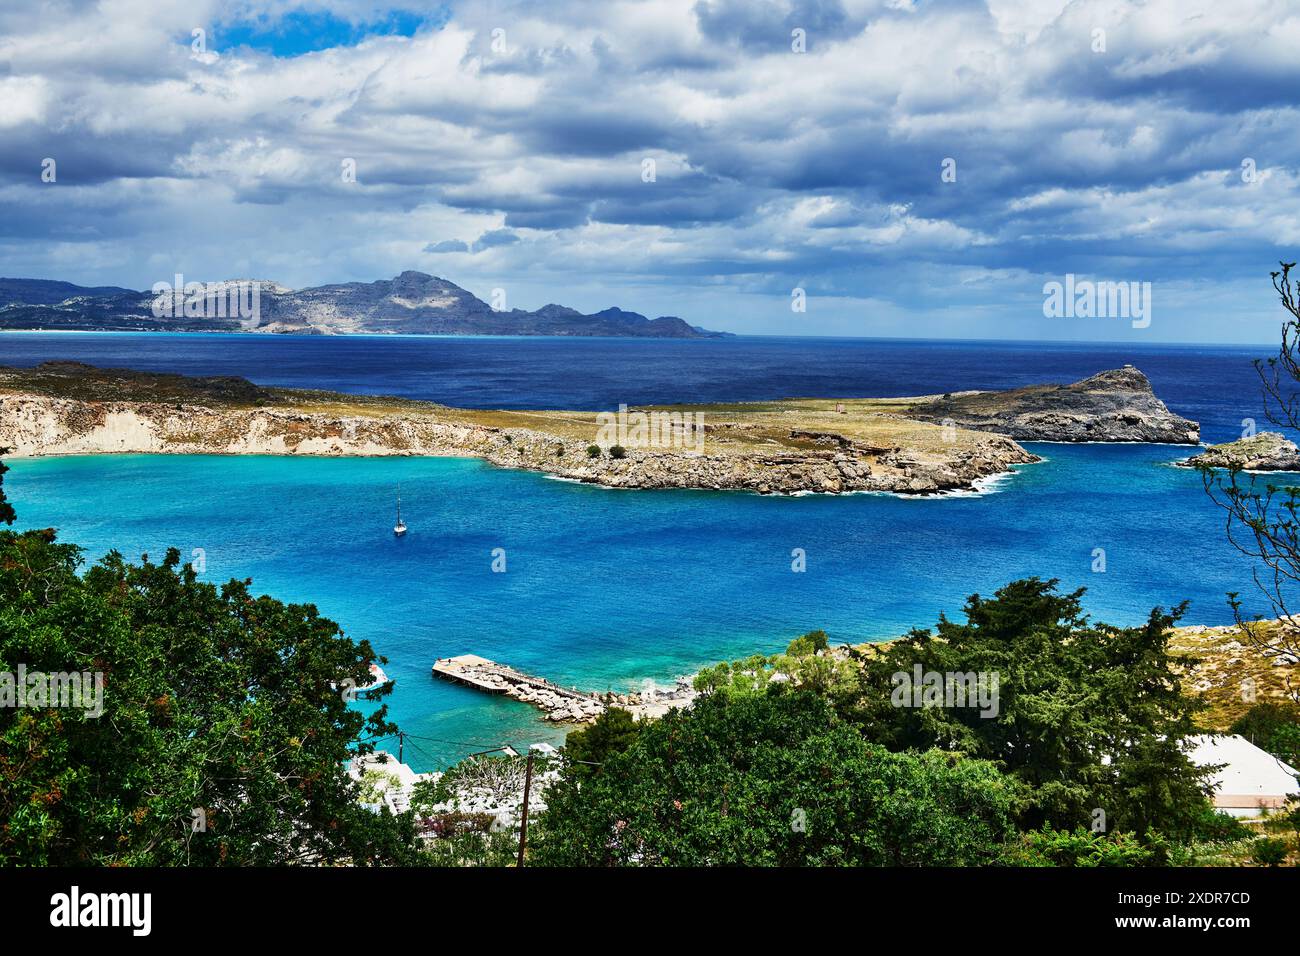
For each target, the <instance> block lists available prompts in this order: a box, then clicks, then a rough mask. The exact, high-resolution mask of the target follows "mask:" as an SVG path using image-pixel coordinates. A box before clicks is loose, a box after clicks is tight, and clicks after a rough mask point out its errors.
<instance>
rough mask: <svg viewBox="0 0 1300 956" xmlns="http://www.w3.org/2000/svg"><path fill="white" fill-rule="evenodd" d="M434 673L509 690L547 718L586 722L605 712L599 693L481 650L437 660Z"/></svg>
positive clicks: (498, 691) (484, 688)
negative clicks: (490, 657) (526, 669)
mask: <svg viewBox="0 0 1300 956" xmlns="http://www.w3.org/2000/svg"><path fill="white" fill-rule="evenodd" d="M433 676H434V677H441V678H443V679H444V680H449V681H452V682H454V683H457V684H463V685H465V686H466V687H473V688H474V689H475V690H481V691H484V692H486V693H489V694H505V695H506V696H507V697H513V698H515V700H522V701H523V702H524V703H527V704H532V705H533V706H534V707H538V708H540V709H541V710H543V711H544V712H545V713H546V719H547V720H553V721H556V722H559V721H573V722H576V723H586V722H587V721H590V720H595V719H596V718H597V717H599V716H600V715H601V714H602V713H604V712H605V701H604V700H602V699H601V698H600V697H598V696H597V695H595V694H588V693H586V692H584V691H580V690H575V689H574V688H571V687H561V686H560V685H559V684H555V683H552V682H551V681H548V680H546V678H544V677H534V676H533V675H532V674H525V673H524V672H523V671H519V670H515V669H514V668H513V667H509V666H507V665H505V664H498V663H497V662H496V661H490V660H488V659H487V658H486V657H479V656H478V655H477V654H461V655H460V656H458V657H443V658H440V659H438V660H437V661H434V664H433Z"/></svg>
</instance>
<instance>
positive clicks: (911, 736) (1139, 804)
mask: <svg viewBox="0 0 1300 956" xmlns="http://www.w3.org/2000/svg"><path fill="white" fill-rule="evenodd" d="M1056 585H1057V582H1056V581H1054V580H1052V581H1041V580H1039V579H1037V578H1029V579H1026V580H1023V581H1016V582H1013V583H1011V584H1008V585H1007V586H1006V587H1004V588H1002V589H1000V590H999V591H997V593H996V594H995V596H994V597H993V598H992V599H991V600H990V599H985V598H982V597H980V596H979V595H978V594H975V595H972V596H971V597H970V598H969V599H968V600H967V602H966V606H965V612H966V618H967V620H966V623H964V624H962V623H957V622H954V621H950V620H948V619H947V618H946V617H943V616H941V617H940V620H939V623H938V626H937V627H936V629H935V632H934V633H931V632H930V631H928V630H917V631H913V632H912V633H911V634H909V635H908V636H907V637H905V638H903V639H900V640H898V641H894V642H891V643H889V644H886V645H882V646H880V647H878V648H876V649H875V651H874V652H873V653H871V654H863V655H861V658H860V659H861V663H862V669H861V687H860V690H859V693H858V695H857V698H856V701H855V702H854V703H853V705H852V706H851V708H850V710H849V711H848V712H849V713H850V715H851V716H852V717H853V719H855V720H856V721H857V722H858V724H859V725H860V726H861V727H862V729H863V732H864V733H865V734H866V735H867V737H868V738H870V739H872V740H875V741H876V742H878V743H881V744H884V745H885V746H887V747H889V748H890V749H891V750H908V749H924V748H928V747H941V748H943V749H948V750H955V751H960V752H963V753H966V754H968V755H970V756H973V757H979V758H983V759H987V760H992V761H995V762H996V763H997V764H998V765H999V766H1000V767H1002V768H1003V769H1004V771H1005V772H1007V773H1010V774H1012V775H1013V776H1014V777H1015V778H1016V779H1017V780H1019V781H1020V782H1022V783H1024V784H1025V785H1026V786H1027V788H1028V791H1029V794H1030V797H1029V801H1028V802H1027V803H1026V805H1025V807H1024V808H1023V812H1022V814H1021V824H1022V826H1023V828H1024V829H1038V828H1039V827H1041V826H1043V825H1045V824H1046V825H1051V826H1054V827H1056V828H1057V829H1063V830H1067V831H1071V830H1074V829H1075V828H1076V827H1078V826H1089V825H1090V824H1091V822H1092V820H1093V819H1094V817H1095V816H1096V811H1097V810H1101V811H1102V812H1103V813H1104V814H1105V815H1106V818H1107V821H1108V828H1109V829H1111V830H1118V829H1122V830H1129V831H1133V832H1135V833H1138V834H1143V833H1145V832H1147V831H1148V830H1150V829H1152V828H1156V829H1160V830H1162V831H1164V832H1166V833H1168V834H1170V835H1175V836H1180V837H1181V836H1185V835H1188V834H1190V833H1191V832H1192V831H1193V829H1194V827H1195V822H1196V820H1197V819H1199V817H1200V814H1201V812H1202V810H1203V809H1204V806H1205V802H1206V800H1205V795H1206V793H1207V792H1208V785H1207V784H1206V782H1205V777H1206V776H1207V771H1206V770H1203V769H1200V768H1197V767H1196V766H1194V765H1193V764H1192V763H1191V762H1190V761H1189V760H1188V759H1187V757H1186V755H1185V754H1184V752H1183V750H1184V741H1185V739H1186V738H1187V736H1188V735H1189V734H1191V733H1192V732H1193V730H1194V725H1193V715H1194V714H1195V712H1196V711H1197V709H1198V708H1199V707H1200V706H1201V705H1200V704H1199V703H1198V702H1196V701H1195V700H1194V699H1192V698H1190V697H1187V696H1185V695H1184V694H1183V692H1182V687H1181V684H1180V682H1179V679H1178V677H1177V676H1176V675H1175V674H1174V673H1173V671H1172V669H1171V665H1172V664H1173V663H1174V659H1173V658H1172V657H1171V655H1170V653H1169V647H1168V642H1169V628H1170V627H1171V626H1172V625H1173V624H1174V622H1175V621H1176V620H1177V619H1178V617H1179V616H1180V615H1181V614H1182V610H1183V608H1182V607H1181V606H1180V607H1178V608H1175V609H1174V610H1173V611H1172V612H1169V613H1166V612H1164V611H1162V610H1160V609H1159V608H1157V609H1155V610H1153V611H1152V612H1151V615H1150V616H1149V618H1148V619H1147V622H1146V624H1144V625H1142V626H1141V627H1130V628H1119V627H1111V626H1109V625H1105V624H1093V623H1091V622H1090V621H1089V620H1088V619H1087V617H1086V616H1085V615H1084V614H1083V612H1082V610H1081V607H1080V598H1081V596H1082V594H1083V591H1082V590H1079V591H1075V592H1073V593H1070V594H1062V593H1060V592H1059V591H1058V590H1057V587H1056ZM918 666H919V668H920V672H921V673H923V674H935V675H940V676H941V677H942V679H943V680H944V682H945V683H946V681H948V680H949V679H950V678H949V676H948V675H971V674H974V675H984V677H983V680H984V681H985V682H986V684H987V683H991V682H994V681H995V682H996V684H995V686H996V690H997V693H996V707H994V708H985V707H982V706H961V701H960V700H959V699H957V698H956V697H954V699H953V700H952V701H948V700H944V701H942V702H927V701H926V700H925V699H924V698H920V699H918V698H917V697H914V696H911V695H910V694H908V693H907V691H908V687H909V681H911V680H912V678H913V676H914V675H915V674H916V673H917V670H916V669H917V667H918ZM904 678H906V679H904ZM900 690H901V691H902V693H900ZM918 703H919V704H921V706H917V704H918ZM967 703H968V704H969V701H968V702H967ZM952 704H956V706H952Z"/></svg>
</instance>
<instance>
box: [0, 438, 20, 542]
mask: <svg viewBox="0 0 1300 956" xmlns="http://www.w3.org/2000/svg"><path fill="white" fill-rule="evenodd" d="M7 454H9V449H8V448H0V455H7ZM7 471H9V466H8V465H6V464H5V463H4V461H2V460H0V524H4V525H10V524H13V523H14V522H15V521H16V520H17V519H18V516H17V515H16V514H14V506H13V505H11V504H10V503H9V501H8V499H7V498H5V473H6V472H7Z"/></svg>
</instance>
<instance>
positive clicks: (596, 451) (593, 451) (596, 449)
mask: <svg viewBox="0 0 1300 956" xmlns="http://www.w3.org/2000/svg"><path fill="white" fill-rule="evenodd" d="M587 457H588V458H599V457H600V446H599V445H588V446H587Z"/></svg>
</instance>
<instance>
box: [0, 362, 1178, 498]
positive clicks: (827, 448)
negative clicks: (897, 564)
mask: <svg viewBox="0 0 1300 956" xmlns="http://www.w3.org/2000/svg"><path fill="white" fill-rule="evenodd" d="M1089 381H1091V380H1089ZM1143 381H1145V379H1143ZM993 394H994V393H984V395H985V397H986V400H987V398H989V397H990V396H992V395H993ZM1007 394H1009V395H1015V394H1016V393H1007ZM1148 395H1149V392H1148ZM936 401H939V402H941V401H945V400H944V399H927V400H921V399H916V398H905V399H844V400H840V401H836V400H828V399H788V400H783V401H777V402H752V403H736V404H727V405H708V406H674V407H672V408H667V407H665V408H650V409H644V410H640V409H634V410H631V412H632V415H633V416H638V415H641V416H646V417H649V418H651V420H654V417H655V416H661V417H662V418H663V419H664V420H665V422H666V426H665V427H664V428H662V429H660V430H658V431H657V432H651V434H653V435H656V436H657V440H655V441H651V442H644V441H628V442H627V443H626V447H624V445H623V444H622V443H621V442H622V440H621V439H620V440H619V442H620V443H617V444H616V443H615V442H614V441H610V440H609V439H608V438H602V434H603V432H602V428H603V427H608V426H601V425H600V424H599V423H600V421H601V419H602V415H600V414H597V413H593V412H573V411H564V412H559V411H557V412H541V411H501V410H491V411H488V410H476V409H458V408H448V407H446V406H443V405H437V404H434V403H432V402H421V401H411V400H405V399H397V398H386V397H373V396H355V395H343V394H338V393H333V392H317V391H305V390H295V389H280V388H264V387H261V386H257V385H254V384H252V383H251V382H248V381H246V380H244V379H241V378H234V377H224V378H187V377H184V376H179V375H160V374H153V373H144V372H133V371H128V370H122V369H97V368H93V367H91V366H88V365H82V364H79V363H75V362H56V363H46V364H44V365H40V366H37V367H36V368H34V369H5V368H0V447H8V448H10V449H12V452H13V454H16V455H21V456H40V455H77V454H104V453H117V452H144V453H165V454H280V455H331V456H334V455H337V456H343V455H374V456H379V455H456V456H475V457H480V458H484V459H486V460H487V461H490V462H492V463H494V464H497V465H501V466H504V467H510V468H523V469H528V470H533V471H541V472H545V473H547V474H551V475H555V476H557V477H561V478H568V479H572V480H576V481H582V482H589V483H593V484H600V485H604V486H607V487H613V488H703V489H739V490H749V491H755V492H759V493H761V494H768V493H778V494H780V493H794V492H808V491H812V492H830V493H835V492H847V491H881V492H897V493H903V494H932V493H936V492H943V491H952V490H965V489H971V488H975V487H977V486H978V483H979V482H980V481H981V480H983V479H987V478H992V477H995V476H998V475H1002V474H1006V473H1007V472H1008V471H1009V470H1010V469H1011V468H1012V466H1014V465H1019V464H1027V463H1030V462H1034V461H1037V460H1038V459H1037V457H1036V456H1034V455H1032V454H1030V453H1029V452H1028V451H1026V450H1025V449H1024V448H1022V447H1021V446H1020V445H1018V444H1017V443H1016V442H1015V441H1013V440H1012V439H1011V438H1008V437H1006V436H1004V435H997V434H986V433H984V432H981V431H976V430H972V429H969V428H966V427H962V426H960V425H957V426H954V425H953V424H951V423H946V422H945V423H941V424H935V423H933V422H931V421H928V420H925V421H923V420H920V416H917V415H915V414H914V413H913V411H912V410H913V409H914V408H922V409H925V408H929V407H930V406H931V405H932V404H934V402H936ZM1017 401H1019V399H1017ZM1073 408H1074V415H1073V417H1072V418H1071V419H1070V422H1071V423H1072V425H1073V424H1075V423H1077V422H1078V421H1079V420H1080V419H1081V418H1082V417H1083V416H1084V414H1085V413H1084V410H1083V406H1082V405H1081V404H1080V403H1078V402H1076V403H1075V404H1074V406H1073ZM1161 408H1163V406H1161ZM1099 414H1103V415H1105V416H1110V415H1112V414H1116V412H1115V409H1114V405H1113V402H1111V401H1109V400H1108V401H1106V402H1103V403H1101V408H1100V410H1099ZM1166 414H1167V413H1166ZM1170 417H1172V416H1170ZM1178 421H1182V419H1178ZM1185 424H1187V425H1189V426H1190V427H1191V428H1192V429H1195V427H1196V426H1195V424H1194V423H1185ZM1090 433H1091V434H1094V435H1099V434H1102V433H1104V432H1098V431H1097V430H1095V429H1094V430H1092V431H1091V432H1090ZM630 434H637V431H636V427H633V428H632V429H630ZM1040 437H1043V436H1040ZM1045 437H1053V436H1051V435H1050V434H1049V435H1047V436H1045ZM1096 440H1100V439H1096ZM1120 440H1134V439H1129V438H1125V439H1120Z"/></svg>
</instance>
